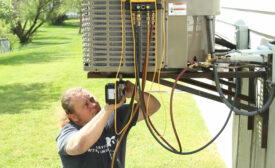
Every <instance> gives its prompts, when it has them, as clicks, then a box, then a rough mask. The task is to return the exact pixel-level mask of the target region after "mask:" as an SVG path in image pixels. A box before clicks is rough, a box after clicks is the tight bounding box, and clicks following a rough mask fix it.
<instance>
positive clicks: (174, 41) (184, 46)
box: [163, 0, 220, 70]
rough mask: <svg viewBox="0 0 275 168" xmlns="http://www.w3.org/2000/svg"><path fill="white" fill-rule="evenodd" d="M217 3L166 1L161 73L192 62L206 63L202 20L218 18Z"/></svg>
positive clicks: (198, 0) (204, 26) (205, 36)
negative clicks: (164, 38) (164, 41)
mask: <svg viewBox="0 0 275 168" xmlns="http://www.w3.org/2000/svg"><path fill="white" fill-rule="evenodd" d="M219 2H220V1H219V0H207V1H204V0H185V1H184V0H170V1H167V3H166V10H167V13H166V16H165V17H166V31H167V32H166V39H167V40H166V42H167V45H166V56H165V63H164V67H163V68H164V69H168V70H169V69H181V68H185V67H186V66H187V64H188V63H192V62H193V61H194V60H197V61H205V58H206V55H207V54H208V53H209V47H208V41H209V40H208V35H207V22H206V18H205V16H207V15H217V14H219V13H220V4H219ZM213 27H214V25H213Z"/></svg>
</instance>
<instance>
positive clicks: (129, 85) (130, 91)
mask: <svg viewBox="0 0 275 168" xmlns="http://www.w3.org/2000/svg"><path fill="white" fill-rule="evenodd" d="M125 86H126V98H131V97H132V95H133V92H134V89H135V85H134V84H133V83H132V82H130V81H126V82H125ZM136 96H137V95H136Z"/></svg>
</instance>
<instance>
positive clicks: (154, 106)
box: [126, 81, 160, 121]
mask: <svg viewBox="0 0 275 168" xmlns="http://www.w3.org/2000/svg"><path fill="white" fill-rule="evenodd" d="M126 88H127V90H126V97H127V98H130V97H132V93H133V90H134V84H132V83H131V82H130V81H127V82H126ZM149 95H150V94H149V93H146V92H144V101H145V108H146V107H147V103H148V101H147V99H148V97H149ZM135 100H136V101H140V98H139V91H138V90H137V92H136V96H135ZM159 108H160V103H159V101H158V100H157V99H156V98H155V97H154V96H153V95H150V98H149V103H148V114H149V116H151V115H152V114H154V113H155V112H157V111H158V110H159ZM143 119H144V117H143V113H142V108H141V107H139V114H138V120H137V121H141V120H143Z"/></svg>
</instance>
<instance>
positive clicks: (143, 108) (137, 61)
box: [135, 27, 239, 155]
mask: <svg viewBox="0 0 275 168" xmlns="http://www.w3.org/2000/svg"><path fill="white" fill-rule="evenodd" d="M137 33H139V35H138V37H140V34H141V28H140V27H137ZM138 47H141V46H138ZM135 59H136V60H135V61H136V64H137V65H136V67H135V68H136V71H137V74H139V72H140V70H139V69H140V68H139V66H140V62H141V56H137V57H136V58H135ZM235 74H236V92H235V95H234V100H233V104H235V103H236V99H237V95H238V90H239V86H238V83H239V82H238V80H239V78H238V72H237V71H235ZM139 81H140V79H139V75H137V84H138V89H139V97H140V98H141V99H142V92H141V86H140V82H139ZM141 109H142V114H143V117H144V120H145V123H146V126H147V127H148V129H149V131H150V133H151V135H152V136H153V137H154V139H155V140H156V141H157V142H158V143H159V144H160V145H161V146H162V147H163V148H165V149H166V150H168V151H170V152H172V153H175V154H180V155H190V154H194V153H197V152H199V151H201V150H203V149H205V148H206V147H207V146H209V145H210V144H211V143H213V142H214V141H215V140H216V139H217V138H218V137H219V136H220V134H221V133H222V132H223V130H224V129H225V127H226V125H227V123H228V121H229V119H230V116H231V114H232V110H233V109H232V108H231V109H230V112H229V115H228V117H227V119H226V121H225V123H224V125H223V127H222V128H221V130H220V131H219V132H218V134H217V135H216V136H215V137H214V138H212V139H211V140H210V141H209V142H208V143H207V144H205V145H204V146H202V147H200V148H198V149H196V150H193V151H190V152H178V151H173V150H171V149H170V148H168V147H167V146H165V145H164V144H163V143H162V142H160V140H159V139H158V138H157V137H156V135H155V134H154V133H153V131H152V129H151V127H150V126H149V123H148V120H147V117H146V114H145V104H144V101H141Z"/></svg>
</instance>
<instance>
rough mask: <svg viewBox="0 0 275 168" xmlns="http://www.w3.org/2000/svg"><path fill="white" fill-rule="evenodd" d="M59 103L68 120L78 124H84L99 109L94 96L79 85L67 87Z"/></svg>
mask: <svg viewBox="0 0 275 168" xmlns="http://www.w3.org/2000/svg"><path fill="white" fill-rule="evenodd" d="M61 103H62V107H63V109H64V110H65V112H66V114H67V116H68V118H69V120H70V121H72V122H74V123H75V124H77V125H79V126H84V125H85V124H86V123H88V122H89V121H90V120H91V119H92V118H93V117H94V116H95V115H96V114H97V113H98V112H99V111H100V110H101V108H100V105H99V103H98V101H97V100H96V99H95V97H94V96H92V94H91V93H90V92H89V91H88V90H86V89H83V88H81V87H75V88H71V89H68V90H67V91H66V92H65V93H64V94H63V96H62V100H61Z"/></svg>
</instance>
